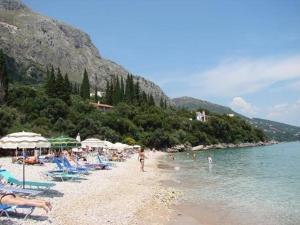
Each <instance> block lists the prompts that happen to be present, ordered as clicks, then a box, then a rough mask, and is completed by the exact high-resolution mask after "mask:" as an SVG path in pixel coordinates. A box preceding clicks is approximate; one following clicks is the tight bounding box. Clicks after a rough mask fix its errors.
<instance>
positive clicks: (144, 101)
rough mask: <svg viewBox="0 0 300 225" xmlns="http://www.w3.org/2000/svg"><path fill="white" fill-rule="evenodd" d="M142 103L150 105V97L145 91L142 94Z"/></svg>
mask: <svg viewBox="0 0 300 225" xmlns="http://www.w3.org/2000/svg"><path fill="white" fill-rule="evenodd" d="M141 102H142V104H144V105H148V97H147V94H146V93H145V92H144V91H143V92H142V97H141Z"/></svg>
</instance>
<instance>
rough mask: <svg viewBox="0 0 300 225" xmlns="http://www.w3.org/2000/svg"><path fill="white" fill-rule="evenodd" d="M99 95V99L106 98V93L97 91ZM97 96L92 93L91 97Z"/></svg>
mask: <svg viewBox="0 0 300 225" xmlns="http://www.w3.org/2000/svg"><path fill="white" fill-rule="evenodd" d="M97 95H98V97H99V98H102V97H103V96H104V92H103V91H97ZM94 96H95V92H91V93H90V97H94Z"/></svg>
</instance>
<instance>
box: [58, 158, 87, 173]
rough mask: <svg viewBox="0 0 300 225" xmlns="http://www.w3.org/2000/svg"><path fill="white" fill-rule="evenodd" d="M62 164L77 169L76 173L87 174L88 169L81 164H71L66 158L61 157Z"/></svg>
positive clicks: (70, 168)
mask: <svg viewBox="0 0 300 225" xmlns="http://www.w3.org/2000/svg"><path fill="white" fill-rule="evenodd" d="M63 164H64V166H65V167H66V168H67V169H68V170H73V171H78V173H82V174H88V173H89V169H88V168H86V167H83V166H72V165H71V163H70V162H69V160H68V159H67V158H65V157H64V158H63Z"/></svg>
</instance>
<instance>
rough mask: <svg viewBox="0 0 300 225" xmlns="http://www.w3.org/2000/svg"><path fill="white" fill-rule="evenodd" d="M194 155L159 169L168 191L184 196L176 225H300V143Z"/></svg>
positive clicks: (178, 157)
mask: <svg viewBox="0 0 300 225" xmlns="http://www.w3.org/2000/svg"><path fill="white" fill-rule="evenodd" d="M193 154H194V152H181V153H175V154H174V155H172V156H171V155H168V156H165V158H163V159H162V160H161V161H160V163H159V168H160V169H161V171H162V172H164V173H168V174H170V176H168V177H170V179H169V180H165V181H163V182H162V185H164V186H166V187H171V188H175V189H177V190H179V191H181V192H182V193H183V195H182V197H181V198H180V199H179V201H178V202H177V204H175V205H174V206H172V207H173V208H172V219H171V221H170V224H172V225H179V224H184V225H199V224H205V225H300V142H289V143H280V144H276V145H270V146H261V147H250V148H230V149H215V150H214V149H211V150H206V151H199V152H195V154H196V155H195V156H196V157H195V159H193ZM173 156H174V159H173ZM208 157H211V158H212V163H209V162H208Z"/></svg>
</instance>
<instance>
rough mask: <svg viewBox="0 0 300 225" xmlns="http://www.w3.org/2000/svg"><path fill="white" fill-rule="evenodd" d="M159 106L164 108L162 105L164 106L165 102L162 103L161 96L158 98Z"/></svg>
mask: <svg viewBox="0 0 300 225" xmlns="http://www.w3.org/2000/svg"><path fill="white" fill-rule="evenodd" d="M159 106H160V107H161V108H164V106H165V103H164V100H163V98H162V97H161V98H160V102H159Z"/></svg>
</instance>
